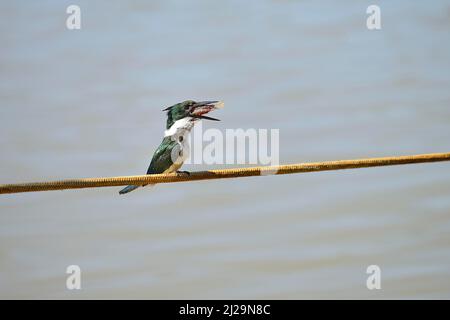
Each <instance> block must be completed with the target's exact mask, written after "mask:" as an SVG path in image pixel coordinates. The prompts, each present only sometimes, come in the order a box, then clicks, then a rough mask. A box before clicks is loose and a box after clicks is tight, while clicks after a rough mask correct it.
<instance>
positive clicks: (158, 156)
mask: <svg viewBox="0 0 450 320" xmlns="http://www.w3.org/2000/svg"><path fill="white" fill-rule="evenodd" d="M223 106H224V103H223V102H222V101H201V102H196V101H193V100H186V101H183V102H180V103H177V104H174V105H173V106H171V107H168V108H165V109H164V110H163V111H167V122H166V131H165V132H164V139H163V140H162V142H161V144H160V145H159V147H158V148H157V149H156V151H155V153H154V154H153V158H152V161H151V162H150V166H149V167H148V170H147V174H158V173H173V172H177V173H182V174H189V172H186V171H178V169H180V168H181V166H182V165H183V163H184V161H185V160H186V159H187V158H188V157H189V139H188V137H187V136H188V135H189V133H190V132H191V130H192V128H193V127H194V125H195V123H197V122H198V121H200V120H202V119H205V120H213V121H220V120H219V119H216V118H212V117H208V116H206V114H207V113H209V112H211V111H213V110H216V109H221V108H223ZM144 186H145V185H143V186H142V187H144ZM139 187H140V186H135V185H131V186H127V187H125V188H124V189H122V190H120V191H119V193H120V194H125V193H128V192H131V191H133V190H136V189H137V188H139Z"/></svg>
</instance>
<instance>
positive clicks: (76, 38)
mask: <svg viewBox="0 0 450 320" xmlns="http://www.w3.org/2000/svg"><path fill="white" fill-rule="evenodd" d="M76 2H77V3H78V4H79V5H80V7H81V10H82V30H79V31H68V30H67V29H66V28H65V19H66V17H67V15H66V13H65V10H66V7H67V6H68V5H69V4H72V1H71V2H68V1H39V2H38V1H36V2H19V1H17V2H12V1H8V2H7V1H1V2H0V41H1V49H0V104H1V107H0V146H1V152H0V182H1V183H10V182H23V181H35V180H49V179H60V178H75V177H91V176H92V177H97V176H116V175H128V174H140V173H144V172H145V170H146V168H147V165H148V162H149V160H150V157H151V155H152V153H153V151H154V149H155V148H156V146H157V145H158V144H159V142H160V141H161V137H162V133H163V130H164V114H163V113H162V112H161V109H162V107H163V106H167V105H170V104H172V103H175V102H178V101H180V100H184V99H187V98H193V99H221V100H224V101H225V103H226V108H225V109H224V110H222V111H220V112H218V113H217V114H216V116H218V117H220V118H221V119H222V122H220V123H204V127H205V128H210V127H214V128H219V129H221V130H225V129H227V128H244V129H246V128H268V129H270V128H276V129H280V159H281V162H282V163H296V162H307V161H322V160H337V159H351V158H362V157H377V156H389V155H404V154H416V153H428V152H446V151H450V126H449V121H450V93H449V87H450V72H449V70H450V59H449V56H450V43H449V41H448V39H449V33H450V1H432V2H423V1H422V2H419V1H414V2H412V1H378V3H379V5H380V6H381V13H382V30H380V31H368V30H367V29H366V26H365V19H366V16H367V15H366V13H365V11H366V8H367V6H368V5H369V4H372V3H371V2H368V1H356V0H355V1H345V2H344V1H339V2H338V1H320V2H319V1H247V2H242V1H227V2H226V3H225V2H224V3H220V4H219V3H218V2H215V1H195V2H186V1H131V2H127V3H126V4H125V2H119V1H105V2H101V1H95V2H92V1H76ZM212 167H227V166H212ZM229 167H232V166H229ZM208 168H211V167H209V166H205V165H190V166H188V167H186V169H188V170H203V169H208ZM118 189H119V188H104V189H90V190H80V191H61V192H47V193H34V194H32V193H30V194H18V195H7V196H1V197H0V297H1V298H181V299H184V298H287V299H295V298H377V299H378V298H388V299H391V298H450V281H449V277H450V197H449V193H450V165H449V164H448V163H437V164H423V165H411V166H400V167H387V168H374V169H364V170H351V171H341V172H323V173H314V174H302V175H288V176H277V177H273V176H269V177H263V178H248V179H239V180H236V179H233V180H227V181H207V182H195V183H182V184H167V185H160V186H157V187H155V188H153V189H144V190H140V191H136V192H134V193H132V194H129V195H128V196H125V197H124V196H119V195H118V194H117V192H118ZM71 264H76V265H79V266H80V267H81V269H82V290H80V291H77V292H73V291H68V290H67V289H66V288H65V282H66V276H67V275H66V274H65V270H66V267H67V266H68V265H71ZM372 264H376V265H378V266H380V268H381V270H382V289H381V290H374V291H369V290H368V289H367V288H366V279H367V276H368V275H367V274H366V268H367V266H369V265H372Z"/></svg>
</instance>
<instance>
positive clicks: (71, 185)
mask: <svg viewBox="0 0 450 320" xmlns="http://www.w3.org/2000/svg"><path fill="white" fill-rule="evenodd" d="M439 161H450V152H448V153H432V154H420V155H411V156H400V157H385V158H371V159H354V160H339V161H326V162H311V163H299V164H290V165H281V166H267V167H253V168H237V169H225V170H210V171H199V172H191V173H190V175H185V174H175V173H171V174H153V175H140V176H123V177H108V178H86V179H71V180H61V181H47V182H32V183H18V184H2V185H0V194H6V193H20V192H33V191H50V190H64V189H82V188H97V187H114V186H125V185H130V184H131V185H143V184H158V183H171V182H185V181H198V180H212V179H227V178H241V177H254V176H263V175H279V174H292V173H304V172H317V171H330V170H344V169H356V168H369V167H380V166H393V165H404V164H413V163H426V162H439Z"/></svg>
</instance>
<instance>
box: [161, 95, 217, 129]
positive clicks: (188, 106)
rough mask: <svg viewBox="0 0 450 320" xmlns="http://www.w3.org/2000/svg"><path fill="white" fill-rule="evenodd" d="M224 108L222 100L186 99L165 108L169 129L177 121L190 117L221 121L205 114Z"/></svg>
mask: <svg viewBox="0 0 450 320" xmlns="http://www.w3.org/2000/svg"><path fill="white" fill-rule="evenodd" d="M221 108H223V102H221V101H201V102H196V101H193V100H186V101H183V102H180V103H177V104H175V105H173V106H171V107H168V108H166V109H164V110H163V111H167V129H169V128H170V127H171V126H172V125H173V124H174V123H175V122H176V121H178V120H181V119H184V118H187V117H190V118H192V119H193V120H197V119H206V120H214V121H220V120H219V119H216V118H211V117H208V116H205V114H207V113H209V112H211V111H213V110H216V109H221Z"/></svg>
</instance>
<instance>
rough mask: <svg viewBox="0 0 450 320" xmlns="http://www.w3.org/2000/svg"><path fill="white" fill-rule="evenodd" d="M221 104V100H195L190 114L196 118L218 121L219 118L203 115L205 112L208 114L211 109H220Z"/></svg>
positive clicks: (222, 104)
mask: <svg viewBox="0 0 450 320" xmlns="http://www.w3.org/2000/svg"><path fill="white" fill-rule="evenodd" d="M223 106H224V103H223V102H222V101H202V102H196V103H195V104H194V105H193V106H192V108H191V110H190V116H191V117H192V118H196V119H205V120H213V121H220V120H219V119H216V118H212V117H208V116H205V114H208V113H210V112H211V111H213V110H217V109H222V108H223Z"/></svg>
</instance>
